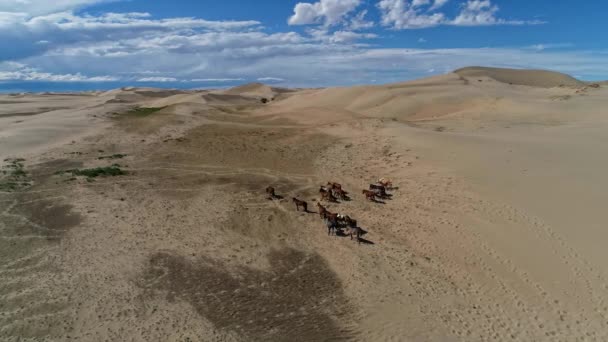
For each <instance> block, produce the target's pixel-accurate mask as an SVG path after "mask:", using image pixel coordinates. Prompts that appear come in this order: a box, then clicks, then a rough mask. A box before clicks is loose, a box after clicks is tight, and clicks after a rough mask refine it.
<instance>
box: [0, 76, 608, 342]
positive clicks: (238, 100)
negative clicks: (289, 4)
mask: <svg viewBox="0 0 608 342" xmlns="http://www.w3.org/2000/svg"><path fill="white" fill-rule="evenodd" d="M480 80H481V81H480ZM559 85H564V87H559ZM607 89H608V88H606V87H605V86H603V85H602V86H600V87H594V86H589V85H588V84H583V83H581V82H578V81H576V80H574V79H572V78H570V77H568V76H565V75H561V74H557V73H549V72H544V71H521V70H502V69H500V70H499V69H488V68H465V69H461V70H457V71H456V72H454V73H450V74H447V75H442V76H437V77H432V78H428V79H422V80H416V81H412V82H402V83H395V84H388V85H379V86H360V87H349V88H327V89H298V90H290V91H287V90H284V89H277V88H273V87H270V86H266V85H261V84H249V85H245V86H241V87H236V88H233V89H229V90H210V91H177V90H163V89H152V88H145V89H144V88H123V89H118V90H113V91H109V92H103V93H88V94H84V95H74V94H61V95H60V94H47V95H32V94H26V95H19V96H9V95H4V96H0V103H2V104H3V107H2V109H0V157H1V159H2V160H4V162H3V165H2V167H3V169H2V170H3V171H4V172H1V173H0V206H1V207H0V260H1V261H2V262H0V340H3V341H4V340H6V341H20V340H49V341H67V340H78V341H103V340H133V341H187V340H191V341H284V340H293V341H325V340H338V339H339V340H355V341H489V340H493V341H560V340H563V341H576V340H581V341H605V340H607V339H608V319H606V318H607V315H608V311H607V310H608V306H607V305H606V303H608V291H607V288H608V267H607V265H606V263H605V262H604V260H605V259H606V257H607V255H606V250H605V248H604V246H603V242H604V241H606V239H608V233H607V231H606V229H605V221H606V220H605V219H604V216H605V215H604V211H605V209H604V203H606V202H607V201H608V195H606V192H605V191H604V189H605V188H606V185H607V184H606V177H605V175H604V173H605V172H604V170H606V169H607V168H608V159H607V158H605V157H604V155H605V150H606V147H607V144H608V140H607V139H606V138H605V136H606V135H605V131H606V126H607V125H608V119H607V118H606V115H605V110H604V109H605V108H606V105H607V104H608V103H607V101H608V96H607V95H608V90H607ZM262 97H265V98H268V99H272V98H274V100H272V101H270V102H269V103H266V104H263V103H262V102H261V101H260V99H261V98H262ZM24 113H27V114H24ZM20 158H22V159H25V160H21V159H20ZM95 168H102V169H101V170H106V169H107V168H119V170H121V171H124V172H125V173H126V174H122V172H121V173H118V175H116V176H113V177H111V176H107V177H102V176H99V177H94V176H93V174H94V172H93V171H95V170H97V171H99V170H100V169H95ZM104 168H106V169H104ZM74 169H79V170H80V172H75V171H73V170H74ZM83 169H92V170H83ZM114 170H116V169H114ZM85 171H88V172H85ZM91 172H93V173H91ZM82 174H86V175H89V176H88V177H87V176H83V175H82ZM378 177H388V178H391V179H392V180H393V181H394V183H395V186H397V187H398V189H395V190H393V191H390V192H389V193H390V194H391V195H392V196H391V197H390V198H385V199H381V200H379V201H378V202H370V201H366V200H365V198H364V196H363V195H362V194H361V190H363V189H365V188H367V187H368V186H369V184H370V183H373V182H374V181H375V180H377V179H378ZM328 181H335V182H340V183H341V184H342V186H343V188H344V189H346V190H347V191H349V195H350V197H351V200H349V201H339V203H328V202H325V201H321V202H322V203H323V205H325V206H326V207H327V208H328V209H329V210H330V211H332V212H337V213H342V214H348V215H350V216H352V217H353V218H355V219H356V220H357V221H358V225H359V226H360V227H361V228H362V229H363V230H364V231H365V232H366V234H365V235H363V239H362V240H361V243H360V244H359V243H357V241H356V239H354V240H351V239H350V237H347V236H328V234H327V229H326V227H325V225H324V223H323V222H322V221H321V219H320V218H319V215H318V213H316V203H317V201H320V198H319V193H318V189H319V186H320V185H322V184H326V183H327V182H328ZM269 185H272V186H273V187H275V188H276V191H277V194H279V195H280V196H281V198H277V199H275V200H270V199H268V198H267V196H266V193H265V188H266V187H267V186H269ZM292 197H297V198H300V199H302V200H306V201H308V204H309V209H311V211H313V213H304V212H302V211H299V212H298V211H296V208H295V206H294V205H293V203H292V202H291V198H292Z"/></svg>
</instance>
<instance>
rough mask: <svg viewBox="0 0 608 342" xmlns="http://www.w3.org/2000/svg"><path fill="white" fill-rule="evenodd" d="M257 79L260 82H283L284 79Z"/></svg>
mask: <svg viewBox="0 0 608 342" xmlns="http://www.w3.org/2000/svg"><path fill="white" fill-rule="evenodd" d="M258 81H260V82H283V81H285V80H284V79H282V78H279V77H259V78H258Z"/></svg>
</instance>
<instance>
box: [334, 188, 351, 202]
mask: <svg viewBox="0 0 608 342" xmlns="http://www.w3.org/2000/svg"><path fill="white" fill-rule="evenodd" d="M332 191H333V195H334V197H336V198H339V199H341V200H343V201H347V200H348V195H347V194H348V192H346V191H344V190H342V189H333V190H332Z"/></svg>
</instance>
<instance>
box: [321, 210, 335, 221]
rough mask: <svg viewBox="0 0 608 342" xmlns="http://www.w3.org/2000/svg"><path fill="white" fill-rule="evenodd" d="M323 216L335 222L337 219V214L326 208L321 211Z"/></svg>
mask: <svg viewBox="0 0 608 342" xmlns="http://www.w3.org/2000/svg"><path fill="white" fill-rule="evenodd" d="M323 218H324V219H328V220H332V221H336V222H337V221H338V214H335V213H330V212H329V211H327V210H326V211H325V213H323Z"/></svg>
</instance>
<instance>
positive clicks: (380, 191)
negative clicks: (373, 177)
mask: <svg viewBox="0 0 608 342" xmlns="http://www.w3.org/2000/svg"><path fill="white" fill-rule="evenodd" d="M369 189H370V190H371V191H373V192H375V193H376V195H378V197H380V198H387V197H390V196H389V194H387V193H386V187H385V186H384V185H375V184H370V185H369Z"/></svg>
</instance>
